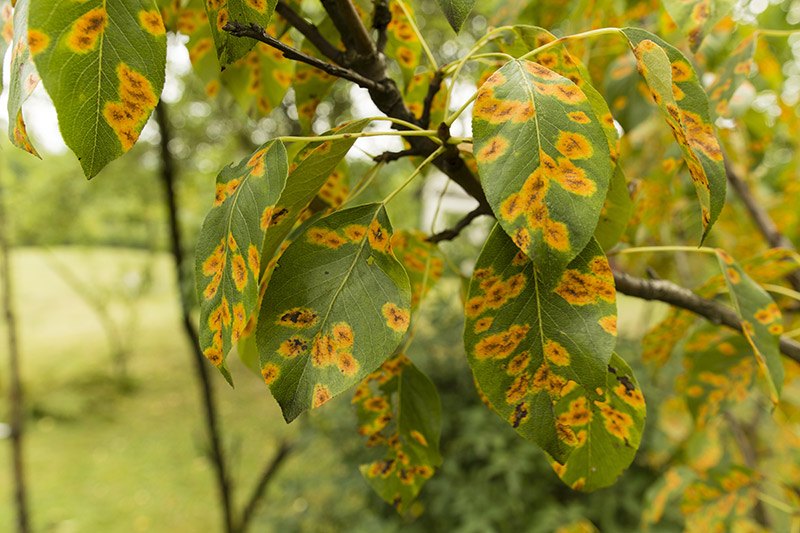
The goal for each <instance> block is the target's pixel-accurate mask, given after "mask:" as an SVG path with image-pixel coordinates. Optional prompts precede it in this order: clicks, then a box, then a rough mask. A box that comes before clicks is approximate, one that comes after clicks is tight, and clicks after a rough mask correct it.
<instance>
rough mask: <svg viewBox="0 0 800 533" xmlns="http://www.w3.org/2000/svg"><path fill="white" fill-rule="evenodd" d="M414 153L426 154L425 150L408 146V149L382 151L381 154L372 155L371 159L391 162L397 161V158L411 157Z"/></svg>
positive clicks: (379, 161) (378, 161) (377, 161)
mask: <svg viewBox="0 0 800 533" xmlns="http://www.w3.org/2000/svg"><path fill="white" fill-rule="evenodd" d="M416 155H426V154H425V152H422V151H421V150H418V149H416V148H409V149H408V150H399V151H397V152H391V151H390V152H383V153H382V154H378V155H376V156H375V157H373V158H372V160H373V161H375V162H376V163H391V162H392V161H397V160H398V159H402V158H404V157H412V156H416Z"/></svg>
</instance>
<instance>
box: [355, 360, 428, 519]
mask: <svg viewBox="0 0 800 533" xmlns="http://www.w3.org/2000/svg"><path fill="white" fill-rule="evenodd" d="M353 403H355V404H356V406H357V409H358V421H359V428H358V432H359V433H360V434H361V435H363V436H365V437H367V443H366V444H367V446H368V447H370V448H374V447H380V448H381V450H382V451H383V455H382V457H381V458H380V459H376V460H375V461H372V462H371V463H367V464H363V465H361V469H360V470H361V474H362V475H363V476H364V478H365V479H366V480H367V482H368V483H369V484H370V486H371V487H372V488H373V489H374V490H375V492H377V493H378V495H380V497H381V498H383V499H384V500H385V501H386V502H388V503H391V504H392V505H394V507H395V509H397V511H398V512H400V513H405V512H406V511H407V510H408V508H409V506H410V505H411V503H413V501H414V500H415V499H416V497H417V495H418V494H419V491H420V489H421V488H422V486H423V485H424V484H425V482H426V481H427V480H428V479H430V477H431V476H432V475H433V472H434V468H435V467H437V466H439V465H441V464H442V456H441V455H440V453H439V436H440V433H441V411H442V407H441V404H440V402H439V394H438V393H437V392H436V387H435V386H434V384H433V383H432V382H431V380H430V379H428V377H427V376H426V375H425V374H423V373H422V372H421V371H420V370H418V369H417V367H416V366H414V363H412V362H411V360H409V359H408V358H407V357H406V356H405V355H402V354H400V355H396V356H394V357H392V358H391V359H389V360H388V361H386V362H385V363H383V365H382V366H381V367H380V368H379V369H378V370H376V371H375V372H373V373H372V374H370V375H369V376H367V378H366V379H365V380H364V381H362V382H361V384H360V385H359V386H358V388H357V389H356V392H355V395H354V396H353Z"/></svg>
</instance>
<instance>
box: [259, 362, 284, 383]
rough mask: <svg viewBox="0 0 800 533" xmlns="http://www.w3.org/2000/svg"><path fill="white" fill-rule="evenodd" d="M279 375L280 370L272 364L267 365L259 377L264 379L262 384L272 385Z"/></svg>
mask: <svg viewBox="0 0 800 533" xmlns="http://www.w3.org/2000/svg"><path fill="white" fill-rule="evenodd" d="M280 374H281V369H280V367H278V365H276V364H274V363H267V364H266V365H264V366H263V368H262V369H261V377H262V378H264V383H266V384H267V385H272V383H274V382H275V380H276V379H278V376H280Z"/></svg>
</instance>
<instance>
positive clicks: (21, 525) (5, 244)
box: [0, 182, 30, 533]
mask: <svg viewBox="0 0 800 533" xmlns="http://www.w3.org/2000/svg"><path fill="white" fill-rule="evenodd" d="M3 192H4V191H3V184H2V182H0V267H2V271H1V272H0V273H1V274H2V287H3V316H4V318H5V321H6V338H7V343H8V366H9V381H10V383H9V387H8V404H9V424H10V426H11V435H10V437H11V467H12V470H13V478H14V481H13V483H14V504H15V507H16V512H17V531H18V532H19V533H28V531H30V518H29V514H28V496H27V489H26V485H25V461H24V451H23V450H24V449H23V446H22V440H23V434H24V429H25V410H24V391H23V387H22V376H21V371H20V364H19V343H18V342H17V320H16V314H15V313H14V302H13V300H14V297H13V295H12V294H11V291H12V286H13V281H12V279H11V244H10V242H9V241H10V235H9V232H8V221H7V220H6V212H5V199H4V198H3Z"/></svg>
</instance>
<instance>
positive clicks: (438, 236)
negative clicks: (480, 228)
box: [425, 205, 492, 244]
mask: <svg viewBox="0 0 800 533" xmlns="http://www.w3.org/2000/svg"><path fill="white" fill-rule="evenodd" d="M491 214H492V211H491V210H487V209H486V208H485V207H484V206H482V205H479V206H478V207H476V208H475V209H473V210H472V211H470V212H469V213H467V214H466V215H464V218H462V219H461V220H459V221H458V222H457V223H456V225H455V226H453V227H452V228H450V229H446V230H444V231H440V232H439V233H434V234H433V235H431V236H430V237H428V238H427V239H425V240H426V241H428V242H432V243H434V244H435V243H437V242H442V241H452V240H453V239H455V238H456V237H458V236H459V235H460V234H461V232H462V231H463V230H464V228H466V227H467V226H469V225H470V224H471V223H472V221H473V220H475V219H476V218H478V217H479V216H481V215H491Z"/></svg>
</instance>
